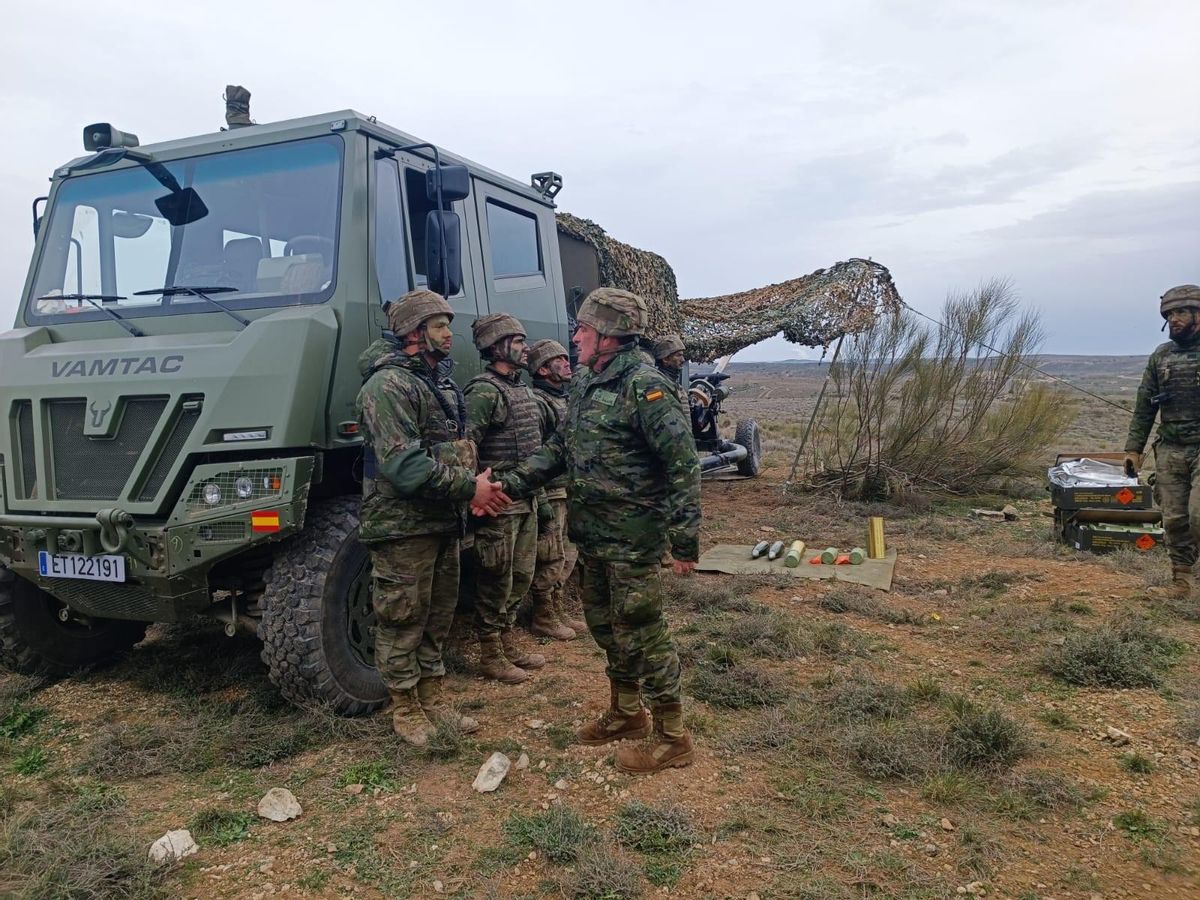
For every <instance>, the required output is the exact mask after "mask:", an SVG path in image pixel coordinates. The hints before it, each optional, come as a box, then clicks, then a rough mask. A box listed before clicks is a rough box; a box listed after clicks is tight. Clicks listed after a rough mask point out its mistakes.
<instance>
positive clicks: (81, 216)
mask: <svg viewBox="0 0 1200 900" xmlns="http://www.w3.org/2000/svg"><path fill="white" fill-rule="evenodd" d="M245 96H246V97H247V98H248V93H246V94H245ZM227 121H228V122H229V124H230V126H231V127H230V128H229V129H228V130H221V131H217V132H213V133H210V134H202V135H199V136H195V137H190V138H186V139H183V140H175V141H167V142H163V143H158V144H152V145H148V146H141V145H140V144H139V142H138V140H137V138H136V136H134V135H132V134H127V133H124V132H122V131H120V130H119V129H117V128H114V127H112V126H111V125H108V124H104V123H101V124H98V125H90V126H88V127H86V128H85V129H84V145H85V147H84V148H85V150H86V151H87V154H86V155H84V156H81V157H79V158H77V159H74V160H72V161H70V162H68V163H66V164H64V165H63V166H61V167H60V168H58V169H57V170H55V172H54V174H53V177H52V179H51V186H50V190H49V194H48V196H47V197H40V198H38V199H37V200H36V201H35V202H34V207H33V208H34V231H35V235H36V240H35V245H34V251H33V258H32V262H31V265H30V269H29V274H28V276H27V279H26V282H25V286H24V290H23V294H22V299H21V303H20V307H19V309H18V312H17V317H16V326H15V328H14V329H13V330H11V331H8V332H6V333H4V334H3V335H0V371H2V372H3V384H2V385H0V659H2V660H3V662H4V664H5V665H7V666H8V667H10V668H14V669H17V670H21V671H30V670H34V669H43V670H51V671H58V672H65V671H71V670H74V669H78V668H82V667H86V666H90V665H94V664H97V663H100V662H103V661H106V660H109V659H111V658H113V657H115V656H117V655H119V654H120V653H122V652H123V651H125V650H126V649H128V648H129V647H131V646H132V645H134V644H135V643H137V642H138V641H140V640H141V639H142V637H143V636H144V634H145V630H146V626H147V623H151V622H178V621H180V620H184V619H188V618H190V617H193V616H195V615H197V614H204V615H209V616H213V617H216V618H218V619H220V620H222V621H224V622H225V628H226V631H227V633H229V634H230V635H232V634H234V633H236V632H237V631H238V630H239V629H243V630H252V631H254V632H255V633H257V635H258V636H259V637H260V638H261V639H262V642H263V648H262V657H263V660H264V661H265V663H266V665H267V668H268V670H269V674H270V677H271V679H272V681H273V682H274V683H275V684H276V685H277V686H278V687H279V689H280V690H281V692H282V693H283V694H284V695H285V696H287V697H288V698H289V699H291V700H293V701H296V702H311V701H316V702H320V703H323V704H326V705H328V706H329V707H331V708H332V709H334V710H336V711H337V712H339V713H343V714H348V715H353V714H360V713H365V712H368V711H370V710H372V709H375V708H377V707H379V706H380V705H382V704H383V703H384V702H385V701H386V699H387V692H386V690H385V689H384V686H383V682H382V680H381V679H380V678H379V675H378V673H377V672H376V670H375V668H374V665H373V658H372V657H373V652H374V640H373V634H372V626H373V620H374V614H373V610H372V606H371V599H370V578H369V570H368V556H367V553H366V550H365V548H364V547H363V546H362V545H361V544H360V543H359V542H358V540H357V538H356V529H357V512H358V505H359V496H360V490H361V487H360V485H361V472H362V452H361V439H360V437H359V434H358V424H357V422H356V420H355V416H354V400H355V397H356V395H357V393H358V389H359V386H360V372H359V368H358V357H359V355H360V353H361V352H362V350H363V349H364V348H365V347H366V346H367V345H368V344H369V343H370V342H371V341H372V340H374V339H376V338H378V337H379V336H380V335H381V334H382V332H383V330H384V328H385V321H386V317H385V315H384V312H383V306H384V304H385V303H386V302H388V301H390V300H392V299H394V298H396V297H398V296H400V295H401V294H403V293H404V292H405V291H407V290H409V289H411V288H413V287H415V286H419V285H428V286H429V287H431V288H432V289H434V290H437V291H439V292H441V293H444V294H446V295H447V296H448V297H449V300H450V303H451V305H452V306H453V307H454V309H455V312H456V315H455V318H454V324H453V328H454V331H455V335H456V342H455V348H454V362H455V364H456V377H458V378H459V380H460V383H465V379H467V378H469V377H470V376H471V375H473V374H474V373H475V372H477V371H478V369H479V360H478V357H477V355H476V353H475V352H474V350H473V347H472V345H471V340H470V334H471V323H472V322H473V321H474V319H475V318H476V317H477V316H479V315H483V314H486V313H488V312H493V311H497V310H503V311H505V312H509V313H512V314H514V315H516V316H518V317H519V318H520V319H521V320H522V321H523V322H524V323H525V325H526V326H527V328H528V329H529V334H530V339H531V340H535V339H538V338H543V337H551V338H555V339H557V340H559V341H560V342H563V343H566V342H567V339H568V331H569V321H570V316H571V310H572V309H574V308H575V306H576V304H577V303H578V300H579V299H580V297H581V296H582V294H583V293H585V287H590V286H593V285H592V283H591V282H592V281H596V280H597V279H601V278H602V275H603V273H602V271H601V270H602V269H604V267H605V266H606V265H608V263H607V262H606V259H607V255H606V254H598V255H597V254H593V256H592V257H589V255H588V253H587V252H580V249H581V248H580V247H579V246H578V244H579V242H578V241H577V240H575V239H574V237H573V236H572V235H571V234H570V233H567V234H565V235H563V236H562V240H563V241H564V246H566V247H567V248H568V249H567V250H566V251H565V253H566V255H567V256H569V257H570V258H571V259H572V260H574V261H575V262H574V263H573V265H572V267H571V269H570V270H569V271H564V270H563V266H562V259H563V258H564V251H560V246H559V240H560V234H559V229H558V228H556V222H555V210H554V205H555V204H554V197H555V195H556V194H557V192H558V191H559V189H560V188H561V187H562V179H561V178H560V177H558V176H557V175H555V174H554V173H552V172H542V173H537V174H535V175H534V176H532V177H531V179H530V183H529V184H525V183H521V182H518V181H516V180H513V179H511V178H508V177H506V176H504V175H501V174H498V173H496V172H494V171H492V170H490V169H487V168H485V167H483V166H480V165H477V164H475V163H472V162H469V161H468V160H465V159H462V158H460V157H457V156H454V155H452V154H450V153H446V152H443V151H441V150H440V149H439V148H437V147H435V146H433V145H431V144H428V143H424V142H421V141H418V140H417V139H416V138H414V137H412V136H410V135H408V134H405V133H403V132H400V131H397V130H395V129H393V128H390V127H388V126H386V125H383V124H382V123H380V122H378V121H376V119H375V118H374V117H371V116H365V115H362V114H360V113H357V112H354V111H351V110H344V111H340V112H335V113H330V114H327V115H320V116H311V117H307V118H301V119H295V120H290V121H284V122H278V123H273V124H262V125H256V124H253V125H248V124H247V123H248V122H249V118H248V115H247V114H246V113H245V110H243V112H242V115H241V116H240V117H236V116H227ZM589 224H590V223H589ZM601 233H602V232H601ZM638 252H640V251H638ZM608 255H611V254H608ZM655 258H656V259H660V260H661V257H655ZM864 264H865V261H864ZM663 265H664V266H665V262H664V263H663ZM871 265H876V264H871ZM879 268H881V267H879ZM856 271H857V270H856ZM882 271H883V273H884V275H886V270H882ZM616 277H618V276H615V275H612V273H611V272H610V273H609V276H608V279H607V281H606V283H610V284H611V283H613V279H614V278H616ZM630 277H632V276H630ZM668 277H669V282H670V285H669V287H670V290H671V291H674V275H673V273H671V272H670V268H669V266H668V267H666V268H665V274H663V275H662V279H667V278H668ZM662 279H660V281H661V280H662ZM622 286H627V285H624V284H623V285H622ZM628 286H631V287H638V285H637V284H630V285H628ZM823 289H824V288H823ZM649 293H653V291H652V290H650V291H649ZM651 299H652V301H653V300H655V298H654V297H652V298H651ZM659 299H661V298H659ZM676 300H677V297H676ZM836 302H837V304H838V306H839V308H841V307H842V306H844V305H845V303H846V300H845V298H837V301H836ZM869 302H870V303H875V302H876V298H871V299H870V300H869ZM851 305H853V304H851ZM663 309H664V307H663V306H662V304H661V303H658V304H657V305H655V310H656V315H658V314H660V313H662V311H663ZM806 310H807V307H806ZM671 312H672V310H671V309H669V308H667V309H666V314H668V315H669V314H670V313H671ZM734 317H735V318H736V311H735V316H734ZM810 318H811V317H810ZM709 320H710V321H711V316H710V317H709ZM652 321H654V317H652ZM743 321H744V319H743ZM720 339H721V340H724V341H725V342H726V345H727V344H728V340H729V337H728V335H725V336H724V337H722V338H720ZM726 345H722V348H723V349H726V350H727V349H728V347H727V346H726Z"/></svg>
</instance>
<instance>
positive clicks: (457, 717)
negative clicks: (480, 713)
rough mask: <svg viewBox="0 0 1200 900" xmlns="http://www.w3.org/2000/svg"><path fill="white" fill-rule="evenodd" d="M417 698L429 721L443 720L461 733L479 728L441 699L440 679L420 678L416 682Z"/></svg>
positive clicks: (474, 722)
mask: <svg viewBox="0 0 1200 900" xmlns="http://www.w3.org/2000/svg"><path fill="white" fill-rule="evenodd" d="M417 699H418V700H419V701H420V703H421V709H422V710H423V711H424V712H425V716H426V718H428V719H429V721H431V722H438V723H441V722H445V723H446V724H448V725H451V726H453V727H454V728H457V729H458V730H459V731H461V732H462V733H463V734H471V733H472V732H475V731H478V730H479V723H478V722H477V721H475V720H474V719H472V718H471V717H470V716H464V715H463V714H462V713H460V712H459V711H458V710H456V709H455V708H454V707H453V706H448V705H446V704H445V703H444V702H443V701H442V679H441V678H422V679H421V680H420V681H418V682H417Z"/></svg>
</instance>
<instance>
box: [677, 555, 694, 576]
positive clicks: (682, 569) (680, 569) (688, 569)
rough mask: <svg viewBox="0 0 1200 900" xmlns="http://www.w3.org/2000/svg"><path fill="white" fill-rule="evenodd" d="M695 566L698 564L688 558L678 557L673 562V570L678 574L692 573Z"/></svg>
mask: <svg viewBox="0 0 1200 900" xmlns="http://www.w3.org/2000/svg"><path fill="white" fill-rule="evenodd" d="M695 568H696V564H695V563H694V562H691V561H689V560H686V559H676V560H673V561H672V563H671V571H672V572H674V573H675V574H676V575H683V576H687V575H691V574H692V572H693V571H694V570H695Z"/></svg>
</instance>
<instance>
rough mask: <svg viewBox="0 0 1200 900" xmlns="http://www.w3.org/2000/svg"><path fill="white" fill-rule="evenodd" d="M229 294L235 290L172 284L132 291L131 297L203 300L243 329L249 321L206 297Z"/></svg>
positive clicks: (235, 291) (235, 290)
mask: <svg viewBox="0 0 1200 900" xmlns="http://www.w3.org/2000/svg"><path fill="white" fill-rule="evenodd" d="M231 293H237V288H234V287H225V286H223V285H213V286H210V287H206V286H204V285H201V286H200V287H190V286H187V285H182V284H174V285H171V287H166V288H155V289H153V290H150V291H134V292H133V296H135V297H148V296H151V295H153V294H161V295H162V296H163V297H180V296H185V295H186V296H190V297H199V298H200V299H201V300H205V301H207V302H209V303H211V304H212V305H213V306H215V307H216V308H217V309H219V310H220V311H221V312H223V313H225V315H227V316H230V317H231V318H234V319H236V320H237V321H238V322H240V323H241V325H242V328H245V327H246V326H247V325H249V324H250V320H249V319H243V318H242V317H241V316H239V315H238V314H237V313H235V312H234V311H233V310H232V309H230V308H229V307H228V306H226V305H225V304H224V303H220V302H218V301H216V300H214V299H213V298H212V297H210V296H208V295H209V294H231Z"/></svg>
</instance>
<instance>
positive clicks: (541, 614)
mask: <svg viewBox="0 0 1200 900" xmlns="http://www.w3.org/2000/svg"><path fill="white" fill-rule="evenodd" d="M554 612H555V610H554V598H553V597H534V599H533V621H532V622H530V623H529V631H530V632H531V633H532V634H536V635H539V636H541V637H548V638H553V639H554V640H556V641H573V640H575V630H574V629H573V628H570V627H569V626H567V625H564V624H563V623H562V622H561V621H560V620H559V617H558V616H556V615H555V614H554Z"/></svg>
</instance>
